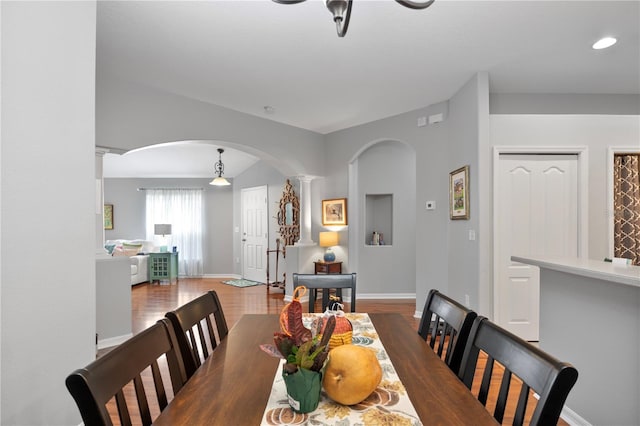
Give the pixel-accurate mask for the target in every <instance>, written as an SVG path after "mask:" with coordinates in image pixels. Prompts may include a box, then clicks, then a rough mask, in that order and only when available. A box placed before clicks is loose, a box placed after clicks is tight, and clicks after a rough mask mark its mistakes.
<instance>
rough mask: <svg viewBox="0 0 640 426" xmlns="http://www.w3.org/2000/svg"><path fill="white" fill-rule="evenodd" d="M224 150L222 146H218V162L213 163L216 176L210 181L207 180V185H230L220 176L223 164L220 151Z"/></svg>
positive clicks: (222, 171)
mask: <svg viewBox="0 0 640 426" xmlns="http://www.w3.org/2000/svg"><path fill="white" fill-rule="evenodd" d="M223 152H224V149H222V148H218V156H219V157H218V162H217V163H216V165H215V173H217V174H218V176H216V177H215V178H214V179H213V180H212V181H211V182H209V185H213V186H228V185H231V183H230V182H229V181H228V180H227V179H225V178H223V177H222V173H224V164H222V153H223Z"/></svg>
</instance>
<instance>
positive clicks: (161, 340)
mask: <svg viewBox="0 0 640 426" xmlns="http://www.w3.org/2000/svg"><path fill="white" fill-rule="evenodd" d="M165 356H166V364H167V366H168V369H169V376H170V379H171V389H168V388H167V387H166V385H165V383H164V382H163V380H162V376H161V374H160V369H159V367H158V359H161V362H165ZM148 367H151V374H150V375H151V376H152V380H153V386H151V385H150V384H149V383H148V381H147V376H148V375H149V370H148ZM143 372H144V373H143ZM131 381H133V388H134V389H135V395H133V393H132V392H131V393H128V392H127V391H125V390H124V388H125V387H127V388H128V386H127V385H129V384H130V383H131ZM186 381H187V376H186V374H185V371H184V365H183V363H182V356H181V354H180V350H179V349H178V343H177V341H176V336H175V333H174V332H173V327H172V326H171V324H170V323H169V321H168V320H166V319H161V320H160V321H158V322H157V323H156V324H154V325H153V326H151V327H149V328H148V329H146V330H144V331H142V332H140V333H139V334H137V335H135V336H133V337H132V338H130V339H129V340H127V341H125V342H124V343H122V344H120V345H119V346H116V347H115V348H114V349H112V350H111V351H109V352H108V353H106V354H105V355H103V356H102V357H100V358H98V359H96V360H95V361H93V362H92V363H90V364H89V365H87V366H86V367H85V368H82V369H79V370H76V371H74V372H73V373H71V374H70V375H69V376H68V377H67V379H66V385H67V389H69V392H70V393H71V396H73V399H75V401H76V404H77V405H78V408H79V409H80V414H81V415H82V421H83V422H84V424H85V425H92V426H94V425H100V426H111V425H112V424H113V423H112V420H111V417H110V416H109V412H108V410H107V403H108V402H109V401H110V400H111V399H112V398H113V397H114V396H115V400H116V406H117V410H118V415H119V417H120V423H121V424H122V425H123V426H129V425H131V423H132V422H131V414H130V412H133V413H134V416H135V415H136V414H135V413H136V412H139V415H140V421H141V423H142V424H143V425H145V426H146V425H150V424H151V423H152V421H153V419H152V418H151V417H152V414H151V412H152V411H154V410H155V409H156V408H159V410H160V411H161V410H164V408H165V407H166V406H167V402H168V397H167V395H171V394H170V393H168V392H167V391H169V390H171V391H172V392H173V395H175V394H176V393H177V392H178V391H179V390H180V389H181V388H182V386H183V385H184V383H185V382H186ZM143 382H147V385H146V386H145V385H143ZM150 390H151V391H152V392H153V393H155V398H153V399H151V400H149V399H148V398H147V392H149V391H150ZM125 394H126V395H129V397H128V398H126V397H125ZM134 397H135V399H136V401H137V405H138V409H137V410H133V411H131V410H130V407H129V406H128V404H127V399H129V404H132V403H133V401H132V399H133V398H134ZM156 404H157V407H156ZM150 407H152V409H150ZM138 410H139V411H138ZM136 423H138V422H136Z"/></svg>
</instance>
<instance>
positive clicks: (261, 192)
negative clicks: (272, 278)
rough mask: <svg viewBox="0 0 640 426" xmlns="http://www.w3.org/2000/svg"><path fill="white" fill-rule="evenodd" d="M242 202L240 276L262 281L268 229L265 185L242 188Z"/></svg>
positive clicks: (264, 274) (264, 270)
mask: <svg viewBox="0 0 640 426" xmlns="http://www.w3.org/2000/svg"><path fill="white" fill-rule="evenodd" d="M241 203H242V276H243V278H246V279H248V280H253V281H258V282H264V280H265V277H266V274H267V272H266V264H265V262H266V256H267V245H268V244H267V242H268V236H269V231H268V228H267V226H268V225H267V223H268V221H267V215H268V211H267V187H266V186H258V187H255V188H243V189H242V190H241Z"/></svg>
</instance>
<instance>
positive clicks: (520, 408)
mask: <svg viewBox="0 0 640 426" xmlns="http://www.w3.org/2000/svg"><path fill="white" fill-rule="evenodd" d="M528 401H529V386H527V384H526V383H523V384H522V388H521V389H520V396H518V405H517V406H516V414H515V416H513V424H514V425H522V424H524V415H525V413H526V412H527V402H528ZM541 424H544V423H541Z"/></svg>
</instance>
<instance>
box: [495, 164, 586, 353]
mask: <svg viewBox="0 0 640 426" xmlns="http://www.w3.org/2000/svg"><path fill="white" fill-rule="evenodd" d="M577 164H578V158H577V156H576V155H508V154H503V155H500V160H499V164H498V183H497V185H496V197H497V203H496V205H497V206H498V211H497V212H496V213H495V214H496V218H497V228H498V234H497V238H496V256H497V260H498V261H497V266H498V271H497V273H496V279H497V280H498V288H497V293H498V294H497V298H496V310H495V311H496V312H495V314H496V322H497V323H498V324H499V325H500V326H502V327H504V328H506V329H508V330H510V331H511V332H513V333H514V334H517V335H518V336H520V337H522V338H524V339H526V340H538V325H539V311H540V307H539V298H540V271H539V269H538V268H537V267H535V266H530V265H524V264H521V263H517V262H512V261H511V256H512V255H518V256H533V255H543V256H577V253H578V238H577V237H578V210H577V205H578V195H577V194H578V181H577Z"/></svg>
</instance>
